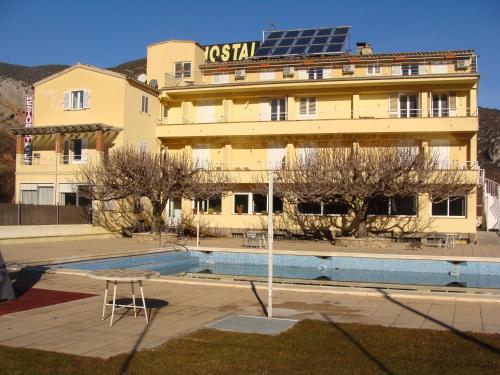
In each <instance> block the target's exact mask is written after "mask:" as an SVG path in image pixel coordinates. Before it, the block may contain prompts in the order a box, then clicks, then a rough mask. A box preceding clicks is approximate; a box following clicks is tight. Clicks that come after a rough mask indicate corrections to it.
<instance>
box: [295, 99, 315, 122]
mask: <svg viewBox="0 0 500 375" xmlns="http://www.w3.org/2000/svg"><path fill="white" fill-rule="evenodd" d="M299 115H300V117H301V118H311V117H314V116H315V115H316V97H314V96H312V97H308V98H300V103H299Z"/></svg>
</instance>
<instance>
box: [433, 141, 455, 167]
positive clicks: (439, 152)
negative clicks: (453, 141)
mask: <svg viewBox="0 0 500 375" xmlns="http://www.w3.org/2000/svg"><path fill="white" fill-rule="evenodd" d="M431 151H432V156H433V157H435V158H436V159H437V161H438V165H439V168H442V169H447V168H448V167H449V164H450V163H449V160H450V142H449V141H448V140H447V139H435V140H432V141H431Z"/></svg>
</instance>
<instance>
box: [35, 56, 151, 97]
mask: <svg viewBox="0 0 500 375" xmlns="http://www.w3.org/2000/svg"><path fill="white" fill-rule="evenodd" d="M75 69H87V70H90V71H92V72H96V73H101V74H106V75H109V76H111V77H115V78H120V79H125V80H126V81H127V82H128V83H129V84H130V85H131V86H134V87H136V88H138V89H140V90H142V91H146V92H148V93H150V94H152V95H158V90H156V89H155V88H154V87H151V86H149V85H148V84H146V83H143V82H140V81H138V80H137V79H135V78H133V77H127V76H126V75H125V74H121V73H118V72H114V71H112V70H108V69H102V68H98V67H97V66H94V65H88V64H82V63H76V64H74V65H71V66H70V67H68V68H66V69H63V70H61V71H60V72H57V73H54V74H52V75H50V76H48V77H45V78H44V79H42V80H40V81H38V82H35V83H34V84H33V86H34V87H36V86H39V85H41V84H43V83H46V82H48V81H50V80H52V79H54V78H57V77H60V76H62V75H64V74H66V73H69V72H71V71H73V70H75Z"/></svg>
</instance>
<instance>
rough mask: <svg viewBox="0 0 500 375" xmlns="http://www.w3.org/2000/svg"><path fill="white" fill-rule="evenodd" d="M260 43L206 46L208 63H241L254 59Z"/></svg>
mask: <svg viewBox="0 0 500 375" xmlns="http://www.w3.org/2000/svg"><path fill="white" fill-rule="evenodd" d="M259 46H260V42H240V43H226V44H212V45H210V46H205V61H206V62H228V61H239V60H245V59H248V58H250V57H253V55H254V53H255V51H256V50H257V48H259Z"/></svg>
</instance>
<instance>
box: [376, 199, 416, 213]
mask: <svg viewBox="0 0 500 375" xmlns="http://www.w3.org/2000/svg"><path fill="white" fill-rule="evenodd" d="M368 215H375V216H387V215H390V216H416V215H417V198H416V197H414V196H404V195H396V196H394V197H384V196H377V197H374V198H371V199H370V202H369V203H368Z"/></svg>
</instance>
